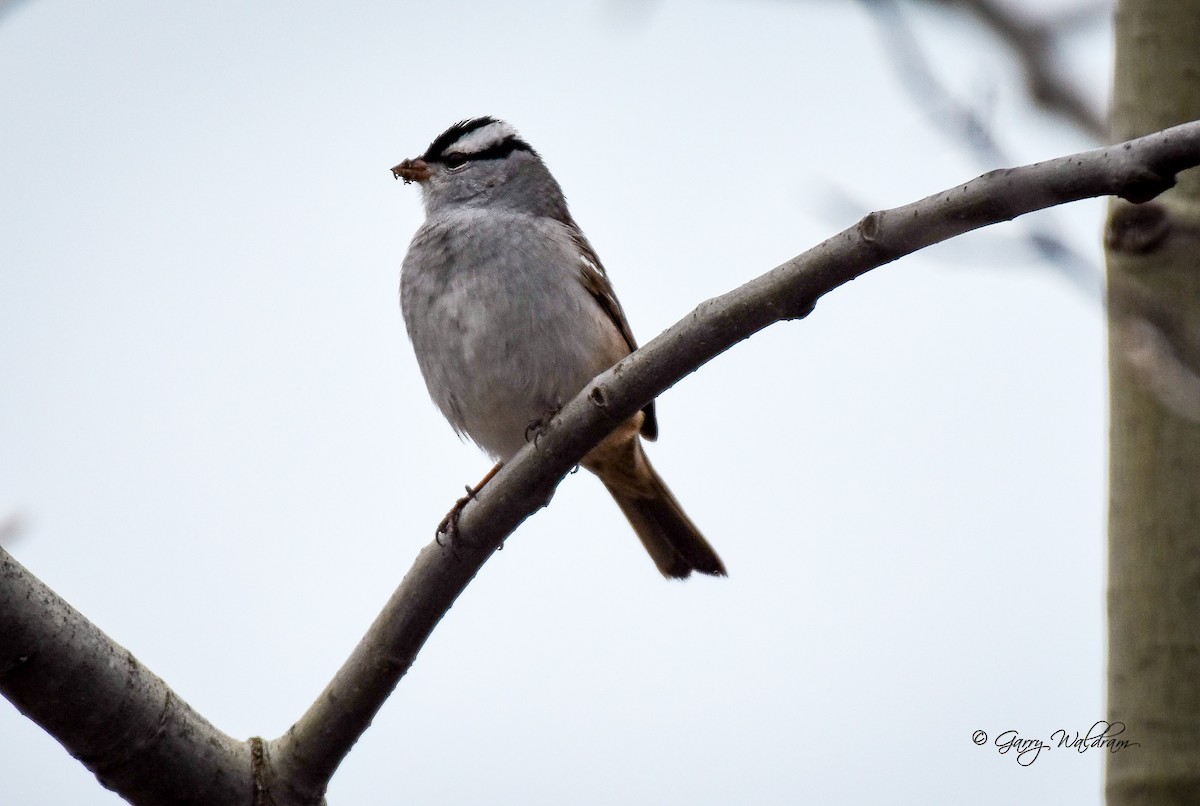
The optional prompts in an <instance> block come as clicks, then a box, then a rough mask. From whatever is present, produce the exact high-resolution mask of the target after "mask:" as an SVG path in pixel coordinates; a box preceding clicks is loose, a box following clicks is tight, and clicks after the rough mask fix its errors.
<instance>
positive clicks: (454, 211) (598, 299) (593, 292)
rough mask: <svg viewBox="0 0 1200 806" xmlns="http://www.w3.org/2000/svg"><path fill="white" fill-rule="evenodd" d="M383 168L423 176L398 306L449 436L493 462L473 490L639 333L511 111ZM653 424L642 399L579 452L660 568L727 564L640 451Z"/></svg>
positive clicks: (411, 178) (464, 126) (716, 570)
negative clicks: (419, 214) (420, 217)
mask: <svg viewBox="0 0 1200 806" xmlns="http://www.w3.org/2000/svg"><path fill="white" fill-rule="evenodd" d="M392 174H393V176H394V177H395V178H397V179H403V180H404V183H405V184H410V183H413V182H415V183H417V184H418V185H419V187H420V190H421V198H422V203H423V207H424V211H425V220H424V222H423V223H422V224H421V226H420V227H419V228H418V229H417V231H416V233H415V234H414V235H413V238H412V242H411V243H410V244H409V247H408V251H407V253H406V255H405V257H404V261H403V263H402V266H401V270H400V307H401V312H402V314H403V317H404V323H405V329H406V330H407V331H408V336H409V339H410V341H411V342H412V347H413V351H414V352H415V354H416V358H417V364H418V365H419V367H420V370H421V375H422V377H423V378H424V380H425V385H426V387H427V388H428V390H429V395H430V397H431V398H432V399H433V402H434V404H436V406H437V407H438V409H440V410H441V413H442V414H443V415H444V416H445V418H446V419H447V420H448V421H449V422H450V424H451V425H452V426H453V428H454V430H455V431H456V432H457V433H458V435H459V436H460V437H462V436H465V437H468V438H470V439H471V440H472V441H473V442H475V443H476V444H477V445H478V446H479V447H480V448H482V449H483V450H484V451H485V452H486V453H487V454H489V455H490V456H491V457H492V458H493V459H494V460H495V461H496V462H497V464H496V466H495V467H494V468H493V470H492V472H491V473H489V474H488V475H487V476H485V477H484V479H483V481H481V482H480V483H479V484H478V485H476V487H475V488H474V490H471V489H468V499H469V497H470V496H471V495H473V494H474V493H476V492H478V491H479V490H480V489H481V488H482V487H483V485H484V484H486V483H487V481H488V480H489V479H490V478H492V476H493V475H494V474H495V473H496V472H497V471H498V470H499V469H500V467H502V466H503V464H504V463H505V462H507V461H509V460H510V459H511V458H512V457H513V456H514V455H515V454H516V453H517V451H519V450H520V449H521V448H522V447H523V446H524V445H525V444H526V442H527V441H528V440H529V438H530V433H531V430H532V431H534V432H536V430H537V429H538V427H540V425H541V424H544V423H546V422H548V421H549V419H550V417H551V416H553V414H554V413H556V412H557V411H558V410H559V409H560V408H561V407H562V406H563V404H564V403H566V402H567V401H569V400H570V399H571V398H573V397H574V396H575V395H576V394H578V393H579V392H580V391H581V390H582V389H583V388H584V387H585V386H586V385H587V384H588V383H589V382H590V381H591V380H592V379H593V378H594V377H596V376H597V375H599V374H600V373H601V372H603V371H605V370H607V369H609V368H610V367H612V366H613V365H615V364H616V363H617V362H619V361H620V360H621V359H623V358H625V357H626V356H628V355H629V354H630V353H632V352H633V351H634V350H635V349H637V342H636V341H635V340H634V337H633V331H632V330H631V329H630V327H629V323H628V321H627V320H626V318H625V312H624V310H623V309H622V308H621V303H620V302H618V301H617V297H616V294H615V293H614V292H613V287H612V284H611V283H610V281H609V278H608V274H607V273H606V272H605V270H604V266H603V265H602V264H601V263H600V259H599V257H597V256H596V252H595V250H594V249H592V246H591V244H590V243H589V242H588V239H587V238H586V237H585V236H584V234H583V231H582V230H581V229H580V228H579V225H578V224H576V223H575V220H574V219H573V218H572V217H571V213H570V211H569V210H568V208H567V202H566V198H565V196H564V195H563V191H562V188H561V187H560V186H559V183H558V181H557V180H556V179H555V178H554V176H553V175H552V174H551V173H550V170H549V169H548V168H547V167H546V164H545V162H544V161H543V160H542V158H541V156H540V155H539V154H538V152H537V151H535V150H534V149H533V147H532V146H530V145H529V143H528V142H527V141H526V140H524V139H523V138H522V137H521V135H520V134H519V133H518V132H517V130H516V129H515V128H514V127H513V126H512V125H510V124H509V123H506V122H505V121H503V120H499V119H497V118H494V117H491V116H484V117H476V118H470V119H467V120H462V121H459V122H458V123H455V124H454V125H452V126H450V127H449V128H448V129H446V131H444V132H443V133H442V134H440V135H438V136H437V137H436V138H435V139H434V140H433V142H432V143H430V145H429V147H428V148H427V149H426V150H425V152H424V153H423V154H422V155H421V156H419V157H415V158H410V159H406V160H404V161H403V162H401V163H400V164H399V165H396V166H395V167H393V168H392ZM657 436H658V419H657V417H656V415H655V409H654V402H653V401H651V402H650V403H649V404H648V405H647V406H646V407H645V408H643V409H642V410H641V411H639V412H637V413H636V414H635V415H634V416H632V417H630V418H629V419H628V420H626V421H624V422H623V423H621V425H620V426H618V427H617V428H616V430H615V431H613V432H612V433H611V434H609V436H607V437H606V438H605V439H604V440H603V441H602V442H601V443H600V444H599V445H597V446H596V447H595V448H593V449H592V450H591V451H590V452H589V453H588V454H587V455H586V456H585V457H584V458H583V460H582V462H581V464H582V465H583V467H584V468H586V469H587V470H589V471H591V472H592V473H593V474H595V475H596V476H597V477H599V479H600V481H601V482H602V483H603V484H604V486H605V487H606V488H607V489H608V492H609V493H611V494H612V497H613V498H614V499H615V500H616V503H617V505H618V506H619V507H620V509H621V511H622V512H623V513H624V515H625V517H626V518H627V519H628V521H629V523H630V525H631V526H632V527H633V530H634V532H635V533H636V534H637V536H638V537H639V538H640V539H641V542H642V544H643V545H644V546H645V548H646V551H647V552H648V553H649V555H650V557H651V559H652V560H653V561H654V564H655V566H657V568H658V570H659V571H660V572H661V573H662V574H663V576H665V577H667V578H675V579H683V578H686V577H688V576H689V575H690V574H691V573H692V572H693V571H695V572H698V573H701V574H708V575H712V576H725V575H726V571H725V565H724V564H723V563H722V562H721V558H720V557H718V556H717V553H716V551H715V550H714V549H713V547H712V546H711V545H710V544H709V542H708V540H706V539H705V537H704V535H703V534H701V532H700V530H699V529H698V528H697V527H696V525H695V524H694V523H693V522H692V520H691V518H689V517H688V516H687V514H686V513H685V512H684V510H683V508H682V507H681V506H680V505H679V502H678V501H677V500H676V498H675V496H674V495H673V494H672V493H671V491H670V489H669V488H668V487H667V485H666V484H665V483H664V482H663V480H662V477H660V476H659V474H658V472H657V471H656V470H655V469H654V467H653V466H652V465H651V464H650V461H649V460H648V459H647V458H646V454H645V451H644V450H643V446H642V440H643V439H645V440H651V441H652V440H654V439H656V438H657ZM468 499H463V500H462V501H461V502H460V506H461V504H463V503H465V502H466V501H467V500H468ZM456 514H457V511H455V510H452V513H451V515H450V516H447V518H451V517H452V516H454V515H456ZM445 523H446V521H443V524H445Z"/></svg>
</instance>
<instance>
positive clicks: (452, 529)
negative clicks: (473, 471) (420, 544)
mask: <svg viewBox="0 0 1200 806" xmlns="http://www.w3.org/2000/svg"><path fill="white" fill-rule="evenodd" d="M502 467H504V462H497V463H496V466H495V467H493V468H492V469H491V470H489V471H488V472H487V475H486V476H484V477H483V478H482V479H480V480H479V483H478V484H476V485H475V486H474V487H467V488H466V490H467V494H466V495H464V496H463V497H462V498H460V499H458V501H456V502H455V504H454V506H453V507H452V508H451V509H450V511H449V512H447V513H446V517H444V518H442V522H441V523H439V524H438V528H437V531H436V532H434V533H433V539H434V540H436V541H437V544H438V545H439V546H441V545H444V544H443V543H442V535H445V536H446V537H448V538H449V539H450V540H453V539H454V538H455V537H456V536H457V535H458V516H459V515H461V514H462V511H463V507H465V506H466V505H467V503H468V502H469V501H471V500H472V499H473V498H474V497H475V496H477V495H479V491H480V490H482V489H483V486H484V485H485V484H487V483H488V482H489V481H491V480H492V476H494V475H496V474H497V473H499V472H500V468H502Z"/></svg>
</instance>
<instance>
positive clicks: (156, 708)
mask: <svg viewBox="0 0 1200 806" xmlns="http://www.w3.org/2000/svg"><path fill="white" fill-rule="evenodd" d="M0 692H3V694H4V696H5V697H7V698H8V699H9V700H10V701H11V702H12V704H13V705H15V706H16V707H17V709H18V710H20V711H21V713H23V714H25V716H27V717H29V718H30V719H32V720H33V721H34V722H36V723H38V724H39V725H41V726H42V727H43V728H45V729H46V732H47V733H49V734H50V735H51V736H53V737H54V738H55V739H58V741H59V742H61V743H62V745H63V747H65V748H66V750H67V752H69V753H70V754H71V755H73V756H75V758H77V759H79V760H80V761H82V762H83V765H84V766H85V767H87V768H88V769H89V770H91V771H92V772H93V773H95V775H96V778H97V779H98V780H99V781H100V783H101V784H103V785H104V786H106V787H107V788H109V789H111V790H113V791H115V792H117V793H118V794H120V795H121V796H122V797H123V798H125V799H126V800H128V801H130V802H131V803H178V804H195V806H211V804H214V803H248V802H249V801H248V800H246V796H247V795H249V794H250V793H251V792H252V791H253V788H252V786H251V771H250V756H249V755H248V754H247V753H246V752H244V745H243V744H242V743H241V742H238V741H235V740H234V739H231V738H230V737H228V736H226V735H225V734H223V733H221V732H220V731H219V730H217V729H216V728H214V727H213V726H212V725H211V724H209V722H207V721H206V720H205V719H204V717H202V716H200V715H199V714H198V713H196V712H195V711H193V710H192V708H191V706H189V705H188V704H187V703H186V702H184V701H183V700H181V699H180V698H179V697H178V695H176V694H175V693H174V692H173V691H171V689H170V688H169V687H168V686H167V684H166V683H164V682H163V681H162V679H161V678H159V677H157V676H156V675H155V674H154V673H153V672H151V671H150V670H149V669H147V668H146V667H145V666H143V665H142V664H141V663H140V662H139V661H138V659H137V658H135V657H134V656H133V655H132V654H130V652H129V650H127V649H125V648H124V647H122V646H121V645H119V644H118V643H117V642H116V641H113V640H112V639H111V638H109V637H108V636H107V635H105V634H104V633H103V632H101V630H100V628H99V627H97V626H96V625H94V624H92V623H91V622H90V621H88V620H87V619H86V618H84V617H83V615H81V614H80V613H79V612H78V611H77V610H75V609H74V608H72V607H71V606H70V605H69V604H67V603H66V602H65V601H63V599H62V598H61V597H59V596H58V594H56V593H55V592H54V591H52V590H50V588H48V587H46V585H45V583H43V582H42V581H41V580H39V579H38V578H37V577H35V576H34V575H33V574H31V573H29V571H28V570H26V568H25V567H24V566H22V565H21V564H20V563H18V562H17V561H16V560H14V559H13V558H12V557H11V556H9V554H8V553H7V552H5V551H4V549H0Z"/></svg>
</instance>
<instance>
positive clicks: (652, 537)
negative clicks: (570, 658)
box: [584, 432, 725, 579]
mask: <svg viewBox="0 0 1200 806" xmlns="http://www.w3.org/2000/svg"><path fill="white" fill-rule="evenodd" d="M618 433H620V432H618ZM597 451H602V455H597V453H596V452H595V451H594V452H593V453H592V454H589V455H588V457H587V460H585V462H584V465H585V466H586V467H587V468H588V470H591V471H592V472H593V473H595V474H596V475H597V476H599V477H600V480H601V481H602V482H604V486H605V487H607V488H608V491H609V492H610V493H612V497H613V498H614V499H615V500H616V502H617V505H618V506H620V507H621V511H622V512H624V513H625V517H626V518H628V519H629V524H630V525H631V526H632V527H633V530H634V531H635V532H637V536H638V537H639V538H641V541H642V545H644V546H645V547H646V551H647V552H649V553H650V557H651V559H653V560H654V564H655V565H657V566H658V570H659V571H661V572H662V575H663V576H665V577H670V578H675V579H684V578H686V577H687V576H688V575H690V574H691V573H692V572H693V571H698V572H700V573H701V574H711V575H713V576H725V565H724V564H723V563H722V562H721V558H720V557H718V556H717V553H716V552H715V551H713V547H712V546H710V545H709V543H708V541H707V540H705V539H704V535H702V534H700V530H699V529H697V528H696V524H694V523H692V520H691V518H689V517H688V516H687V514H686V513H685V512H684V511H683V508H682V507H681V506H679V502H678V501H676V500H675V496H674V495H672V494H671V491H670V490H669V489H667V485H666V484H665V483H663V480H662V477H660V476H659V475H658V473H657V472H655V470H654V468H653V467H652V466H651V465H650V462H649V461H648V460H647V459H646V454H645V453H643V452H642V444H641V440H640V439H638V438H637V435H636V433H634V434H633V437H632V439H625V440H622V441H621V442H620V443H619V444H613V443H612V442H607V441H606V443H601V448H598V449H597Z"/></svg>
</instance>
